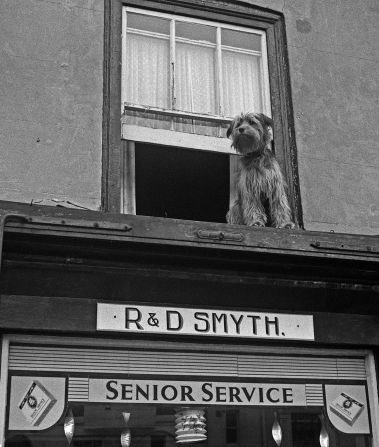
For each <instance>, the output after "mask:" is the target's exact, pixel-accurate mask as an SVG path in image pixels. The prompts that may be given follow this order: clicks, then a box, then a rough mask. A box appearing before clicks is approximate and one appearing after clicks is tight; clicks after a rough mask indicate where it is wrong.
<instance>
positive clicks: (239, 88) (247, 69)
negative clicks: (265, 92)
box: [222, 51, 263, 116]
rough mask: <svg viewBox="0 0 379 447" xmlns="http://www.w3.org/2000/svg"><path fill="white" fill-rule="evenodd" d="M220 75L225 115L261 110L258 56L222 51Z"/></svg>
mask: <svg viewBox="0 0 379 447" xmlns="http://www.w3.org/2000/svg"><path fill="white" fill-rule="evenodd" d="M222 75H223V85H224V88H223V91H224V108H225V115H226V116H234V115H237V114H239V113H241V112H262V111H263V110H262V81H261V72H260V57H257V56H253V55H251V54H243V53H238V52H234V51H222Z"/></svg>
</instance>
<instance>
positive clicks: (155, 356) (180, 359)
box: [130, 352, 237, 376]
mask: <svg viewBox="0 0 379 447" xmlns="http://www.w3.org/2000/svg"><path fill="white" fill-rule="evenodd" d="M130 364H131V365H133V366H132V372H133V373H143V374H179V375H199V376H201V375H208V374H211V375H213V376H226V375H227V376H237V357H236V356H233V355H217V354H196V353H195V354H194V353H178V352H175V353H172V352H166V353H157V352H131V353H130Z"/></svg>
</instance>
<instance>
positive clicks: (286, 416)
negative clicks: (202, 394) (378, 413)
mask: <svg viewBox="0 0 379 447" xmlns="http://www.w3.org/2000/svg"><path fill="white" fill-rule="evenodd" d="M67 415H70V420H69V421H68V419H67ZM71 438H72V439H71ZM69 439H71V444H70V445H71V446H72V447H116V446H117V447H119V446H122V447H180V446H183V447H193V446H194V444H197V445H198V446H199V447H275V446H279V445H280V446H281V447H320V446H321V447H323V446H326V445H328V446H330V447H370V446H371V441H370V439H371V437H370V435H362V434H361V435H357V434H342V433H340V432H338V431H337V430H336V429H335V428H333V427H332V425H331V424H330V422H329V420H328V418H327V417H326V416H325V412H324V409H323V408H322V407H314V408H301V407H295V408H283V407H277V408H275V407H270V408H267V407H266V408H262V407H249V406H246V407H236V406H220V405H217V406H197V405H188V406H176V405H150V404H149V405H144V404H134V405H125V404H104V403H103V404H98V403H97V404H84V405H82V404H74V403H72V404H69V405H68V407H67V409H66V410H65V412H64V415H63V416H62V418H61V419H60V421H59V422H58V424H56V425H55V426H54V427H52V428H50V429H48V430H43V431H20V430H18V431H14V430H12V431H8V433H7V437H6V443H5V447H31V446H33V447H50V446H54V447H66V446H68V445H69V442H68V440H69Z"/></svg>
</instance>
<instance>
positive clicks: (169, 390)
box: [89, 379, 306, 406]
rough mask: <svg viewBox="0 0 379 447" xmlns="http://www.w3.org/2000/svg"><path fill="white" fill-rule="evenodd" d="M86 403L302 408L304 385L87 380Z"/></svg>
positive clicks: (304, 399) (303, 403)
mask: <svg viewBox="0 0 379 447" xmlns="http://www.w3.org/2000/svg"><path fill="white" fill-rule="evenodd" d="M89 402H107V403H112V402H113V403H145V404H146V403H149V404H152V403H160V404H163V403H164V404H170V403H171V404H185V405H191V404H193V405H198V404H201V405H205V404H211V405H256V406H271V405H277V406H278V405H280V406H282V405H284V406H294V405H295V406H296V405H299V406H305V405H306V393H305V385H304V384H277V383H269V384H267V383H229V382H228V383H225V382H211V381H204V382H188V381H186V382H181V381H171V380H169V381H159V380H128V379H90V380H89Z"/></svg>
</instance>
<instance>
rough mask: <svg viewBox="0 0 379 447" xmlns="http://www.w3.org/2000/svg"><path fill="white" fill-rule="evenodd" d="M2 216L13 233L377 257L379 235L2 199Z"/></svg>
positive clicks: (321, 255) (373, 259)
mask: <svg viewBox="0 0 379 447" xmlns="http://www.w3.org/2000/svg"><path fill="white" fill-rule="evenodd" d="M0 218H1V227H2V228H3V227H4V226H5V225H6V228H5V230H6V231H7V232H13V233H29V234H38V235H49V236H62V237H71V238H85V239H94V240H106V241H120V242H128V243H144V244H146V243H148V244H160V245H175V246H187V247H200V248H210V249H212V248H217V249H218V250H225V251H233V252H236V251H241V252H244V253H246V252H252V253H253V252H254V253H266V254H272V255H276V254H279V255H291V256H300V257H312V258H322V259H325V258H329V259H344V260H346V259H351V260H365V261H371V262H379V241H378V238H376V237H374V236H365V235H350V234H338V233H321V232H308V231H303V230H287V229H276V228H250V227H246V226H241V225H229V224H224V223H211V222H197V221H188V220H177V219H165V218H158V217H146V216H132V215H122V214H106V213H102V212H96V211H83V210H75V209H64V208H57V207H50V206H30V205H27V204H21V203H14V202H6V201H0Z"/></svg>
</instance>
